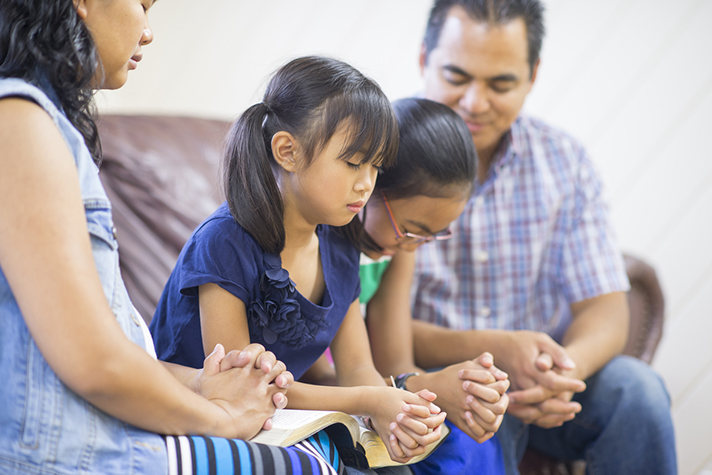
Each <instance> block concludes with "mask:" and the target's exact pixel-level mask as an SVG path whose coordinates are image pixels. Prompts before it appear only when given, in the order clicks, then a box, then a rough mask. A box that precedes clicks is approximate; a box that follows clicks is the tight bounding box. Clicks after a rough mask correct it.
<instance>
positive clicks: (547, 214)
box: [412, 116, 629, 340]
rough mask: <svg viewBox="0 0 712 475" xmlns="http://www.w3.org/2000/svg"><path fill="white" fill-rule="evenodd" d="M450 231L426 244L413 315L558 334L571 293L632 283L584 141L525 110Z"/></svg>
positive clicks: (582, 295) (588, 294) (464, 325)
mask: <svg viewBox="0 0 712 475" xmlns="http://www.w3.org/2000/svg"><path fill="white" fill-rule="evenodd" d="M500 145H501V146H500V147H499V149H498V151H497V153H496V155H495V157H494V159H493V166H491V167H490V173H489V175H488V176H487V179H486V181H485V183H483V184H482V185H481V186H476V189H475V191H474V192H473V195H472V197H471V198H470V200H469V202H468V204H467V206H466V208H465V211H464V212H463V214H462V216H460V218H458V220H457V221H455V222H454V223H453V225H452V226H451V228H452V231H453V234H454V236H453V238H452V239H450V240H447V241H436V242H432V243H429V244H426V245H424V246H421V247H420V248H419V249H418V251H417V257H416V261H417V264H416V271H415V277H414V284H413V292H412V300H413V316H414V318H417V319H419V320H424V321H428V322H431V323H435V324H438V325H440V326H444V327H448V328H455V329H462V330H467V329H487V328H498V329H508V330H523V329H528V330H537V331H543V332H546V333H548V334H550V335H552V336H553V337H554V338H555V339H557V340H558V339H560V338H561V336H562V335H563V332H564V331H565V329H566V328H567V327H568V324H569V323H570V320H571V311H570V308H569V305H570V304H571V303H573V302H579V301H581V300H585V299H589V298H592V297H596V296H598V295H603V294H606V293H610V292H615V291H626V290H628V289H629V283H628V277H627V276H626V272H625V267H624V264H623V259H622V256H621V254H620V251H619V249H618V245H617V243H616V238H615V235H614V232H613V229H612V228H611V224H610V222H609V217H608V207H607V205H606V202H605V200H604V198H603V196H602V185H601V181H600V179H599V177H598V176H597V174H596V171H595V170H594V167H593V164H592V163H591V161H590V159H589V158H588V156H587V154H586V152H585V150H584V149H583V147H582V146H581V145H580V144H579V143H578V142H577V141H575V140H574V139H572V138H571V137H570V136H568V135H567V134H565V133H563V132H561V131H559V130H557V129H554V128H552V127H550V126H548V125H546V124H544V123H543V122H541V121H539V120H535V119H532V118H529V117H526V116H520V117H519V118H518V119H517V120H516V121H515V122H514V124H512V127H511V130H510V131H509V132H508V133H507V134H506V135H505V136H504V137H503V142H502V143H501V144H500Z"/></svg>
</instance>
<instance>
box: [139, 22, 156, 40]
mask: <svg viewBox="0 0 712 475" xmlns="http://www.w3.org/2000/svg"><path fill="white" fill-rule="evenodd" d="M152 42H153V30H152V29H151V27H150V25H149V24H148V23H146V28H145V29H144V30H143V34H142V35H141V41H140V44H141V46H146V45H149V44H151V43H152Z"/></svg>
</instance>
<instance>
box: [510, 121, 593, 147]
mask: <svg viewBox="0 0 712 475" xmlns="http://www.w3.org/2000/svg"><path fill="white" fill-rule="evenodd" d="M512 133H513V135H514V136H518V137H515V138H519V139H520V140H522V141H523V142H524V144H526V143H527V142H528V143H538V144H547V145H548V147H556V146H559V147H561V146H562V145H564V146H566V147H569V148H574V149H576V150H584V146H583V144H582V143H581V141H580V140H579V139H577V138H576V137H574V136H573V135H572V134H571V133H569V132H567V131H565V130H564V129H562V128H560V127H557V126H555V125H552V124H549V123H548V122H545V121H544V120H542V119H539V118H537V117H533V116H530V115H526V114H521V115H520V116H519V117H517V120H516V121H515V122H514V124H513V125H512Z"/></svg>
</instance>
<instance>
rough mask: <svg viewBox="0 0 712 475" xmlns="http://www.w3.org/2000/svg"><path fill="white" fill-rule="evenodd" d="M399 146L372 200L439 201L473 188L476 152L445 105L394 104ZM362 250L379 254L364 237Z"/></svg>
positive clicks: (403, 101)
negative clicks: (383, 197) (417, 198)
mask: <svg viewBox="0 0 712 475" xmlns="http://www.w3.org/2000/svg"><path fill="white" fill-rule="evenodd" d="M393 110H394V111H395V113H396V117H397V119H398V128H399V132H400V142H399V147H398V159H397V160H396V164H395V165H394V166H393V167H391V168H389V169H388V170H385V171H384V172H383V173H382V174H381V175H380V176H379V177H378V180H377V181H376V196H375V199H380V196H379V195H380V193H381V192H383V193H384V194H385V195H387V197H388V198H389V199H394V200H396V199H403V198H410V197H413V196H429V197H431V198H444V197H449V196H452V195H453V192H455V193H461V192H462V190H463V189H464V190H467V193H468V194H469V191H470V190H471V189H472V187H473V186H474V183H475V178H476V176H477V152H476V151H475V145H474V143H473V142H472V135H471V134H470V131H469V129H468V128H467V125H465V122H464V121H463V120H462V119H461V118H460V116H458V115H457V114H456V113H455V112H454V111H453V110H452V109H450V108H449V107H448V106H445V105H443V104H440V103H438V102H433V101H429V100H427V99H417V98H409V99H401V100H399V101H396V102H394V103H393ZM361 249H364V250H373V251H381V249H380V246H378V245H377V244H376V243H375V241H373V240H372V239H371V238H370V236H368V234H366V233H364V235H363V236H362V241H361Z"/></svg>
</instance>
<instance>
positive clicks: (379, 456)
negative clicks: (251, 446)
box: [250, 409, 450, 468]
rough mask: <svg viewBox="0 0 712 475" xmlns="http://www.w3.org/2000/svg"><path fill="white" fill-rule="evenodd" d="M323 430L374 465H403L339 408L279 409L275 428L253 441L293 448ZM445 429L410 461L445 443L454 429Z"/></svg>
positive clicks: (257, 436) (370, 464) (381, 443)
mask: <svg viewBox="0 0 712 475" xmlns="http://www.w3.org/2000/svg"><path fill="white" fill-rule="evenodd" d="M322 429H325V430H326V432H327V433H328V434H329V437H331V439H332V440H333V441H334V444H336V446H337V447H338V448H340V449H341V448H342V447H345V448H347V449H350V450H351V451H353V450H356V451H358V452H360V453H361V454H363V455H364V456H365V458H366V459H367V460H368V465H369V466H370V467H371V468H379V467H387V466H394V465H403V464H401V463H398V462H395V461H393V460H391V457H390V456H389V455H388V449H386V445H385V444H384V443H383V440H381V438H380V437H379V435H378V434H377V433H376V432H375V431H373V430H371V429H370V428H367V427H365V426H364V424H363V423H362V422H361V420H360V418H357V417H354V416H350V415H348V414H346V413H343V412H338V411H310V410H296V409H279V410H277V412H276V413H275V415H274V417H272V429H270V430H264V429H263V430H261V431H260V432H259V433H258V434H257V435H256V436H255V437H253V438H252V439H250V440H251V441H252V442H258V443H261V444H267V445H277V446H280V447H289V446H290V445H294V444H296V443H297V442H299V441H301V440H304V439H306V438H307V437H310V436H312V435H314V434H316V433H317V432H319V431H320V430H322ZM441 430H442V436H441V437H440V440H438V441H437V442H435V443H433V444H430V445H429V446H428V447H427V449H426V451H425V452H424V453H423V454H421V455H418V456H415V457H413V458H412V459H410V461H408V464H411V463H417V462H420V461H421V460H423V459H425V458H426V457H427V456H428V455H430V454H431V453H432V452H433V450H435V449H436V448H437V447H438V446H439V445H440V443H442V441H443V440H444V439H445V437H446V436H447V434H449V433H450V429H449V428H448V426H447V425H445V424H443V425H442V428H441ZM342 458H343V457H342Z"/></svg>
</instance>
